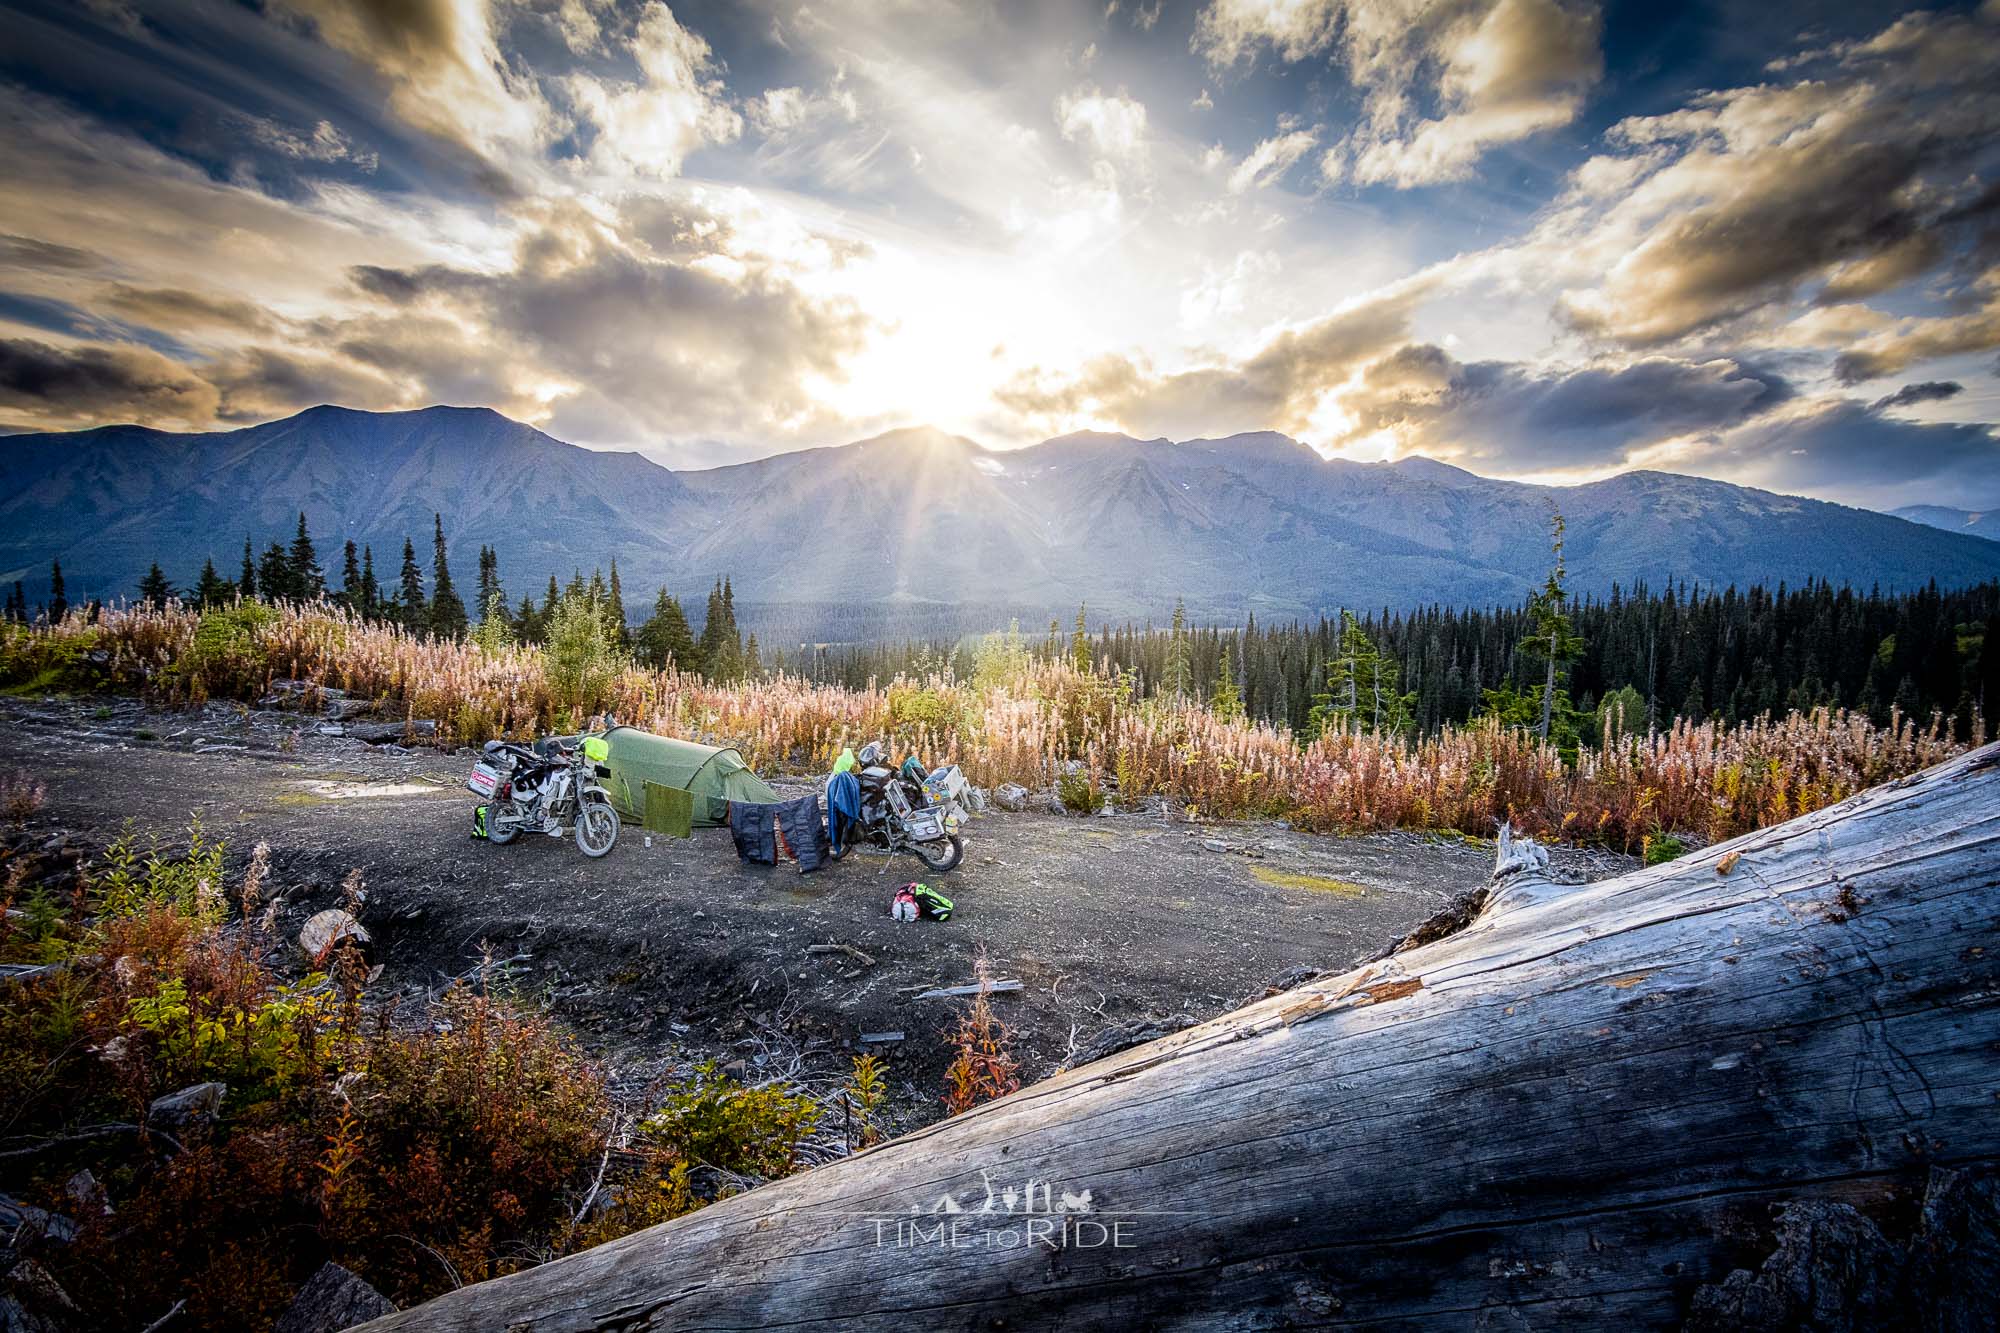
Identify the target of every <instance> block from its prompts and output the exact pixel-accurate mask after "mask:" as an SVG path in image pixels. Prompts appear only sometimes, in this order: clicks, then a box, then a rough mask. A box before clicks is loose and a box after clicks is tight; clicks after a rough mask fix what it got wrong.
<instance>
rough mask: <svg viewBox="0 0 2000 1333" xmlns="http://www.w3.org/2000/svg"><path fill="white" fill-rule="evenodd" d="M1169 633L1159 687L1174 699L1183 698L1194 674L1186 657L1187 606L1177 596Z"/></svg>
mask: <svg viewBox="0 0 2000 1333" xmlns="http://www.w3.org/2000/svg"><path fill="white" fill-rule="evenodd" d="M1171 634H1172V637H1170V638H1169V639H1168V640H1167V660H1166V664H1165V666H1164V667H1163V668H1162V670H1161V672H1160V689H1161V691H1162V692H1163V693H1166V694H1171V695H1173V696H1174V698H1176V699H1184V698H1186V697H1187V693H1188V688H1189V686H1190V685H1191V684H1192V683H1193V679H1194V676H1193V672H1192V669H1191V666H1190V664H1189V659H1188V633H1187V607H1186V605H1184V604H1183V602H1182V600H1181V599H1180V598H1178V597H1176V598H1175V599H1174V623H1173V629H1172V632H1171Z"/></svg>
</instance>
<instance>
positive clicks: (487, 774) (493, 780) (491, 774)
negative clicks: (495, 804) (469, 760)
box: [465, 759, 504, 796]
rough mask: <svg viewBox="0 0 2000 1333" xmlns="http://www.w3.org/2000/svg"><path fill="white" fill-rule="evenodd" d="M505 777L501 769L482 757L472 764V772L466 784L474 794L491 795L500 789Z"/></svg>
mask: <svg viewBox="0 0 2000 1333" xmlns="http://www.w3.org/2000/svg"><path fill="white" fill-rule="evenodd" d="M503 777H504V775H503V774H502V773H501V772H500V770H499V769H497V768H495V767H493V765H491V764H489V763H487V762H486V761H485V760H484V759H482V760H480V761H479V762H478V763H476V764H474V765H473V766H472V774H471V776H470V777H468V778H466V780H465V785H466V787H467V788H468V789H469V790H470V791H471V792H472V794H473V795H474V796H491V795H493V793H494V792H496V791H499V790H500V782H501V779H502V778H503Z"/></svg>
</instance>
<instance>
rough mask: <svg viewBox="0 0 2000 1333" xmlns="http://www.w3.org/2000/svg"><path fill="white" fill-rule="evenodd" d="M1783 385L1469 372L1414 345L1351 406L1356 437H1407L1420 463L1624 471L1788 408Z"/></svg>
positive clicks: (1740, 375) (1367, 379)
mask: <svg viewBox="0 0 2000 1333" xmlns="http://www.w3.org/2000/svg"><path fill="white" fill-rule="evenodd" d="M1791 397H1792V388H1791V386H1790V385H1789V384H1787V383H1786V382H1785V381H1784V380H1783V379H1782V378H1780V377H1779V376H1777V375H1775V374H1772V373H1770V372H1760V371H1756V370H1752V369H1749V368H1746V367H1744V366H1742V365H1739V364H1738V363H1736V362H1734V361H1726V360H1715V361H1706V362H1690V361H1681V360H1675V359H1671V358H1666V357H1648V358H1645V359H1643V360H1640V361H1636V362H1633V363H1631V364H1629V365H1605V366H1578V367H1565V366H1523V365H1519V364H1515V363H1509V362H1501V361H1484V362H1477V363H1474V364H1471V365H1465V364H1461V363H1460V362H1458V361H1456V360H1454V359H1453V358H1452V357H1451V356H1450V355H1449V354H1447V353H1446V352H1444V351H1443V350H1442V349H1441V348H1437V347H1433V346H1429V345H1411V346H1407V347H1403V348H1401V349H1399V350H1398V351H1397V352H1396V353H1395V354H1393V355H1391V356H1388V357H1385V358H1383V359H1382V360H1381V361H1378V362H1376V363H1375V364H1373V365H1371V366H1370V367H1369V368H1368V370H1367V372H1366V373H1365V375H1364V376H1363V377H1362V380H1361V383H1360V384H1359V385H1358V386H1357V387H1356V388H1355V389H1354V390H1353V391H1351V392H1349V393H1345V394H1343V395H1342V396H1341V398H1340V407H1341V409H1342V410H1343V411H1344V412H1346V413H1347V414H1348V415H1349V416H1350V417H1351V418H1352V425H1351V426H1350V428H1349V429H1350V433H1351V434H1352V435H1354V436H1357V437H1365V436H1368V435H1371V434H1373V433H1375V432H1377V431H1384V430H1389V431H1393V432H1395V434H1396V436H1397V438H1398V440H1399V442H1400V444H1401V446H1402V447H1403V448H1404V449H1406V450H1409V451H1412V452H1417V453H1426V454H1430V455H1432V456H1434V457H1438V458H1450V459H1452V460H1453V461H1456V462H1460V463H1462V464H1464V465H1466V466H1468V467H1472V468H1475V469H1478V470H1485V471H1489V472H1496V471H1497V472H1513V473H1521V472H1530V473H1534V472H1546V471H1560V470H1564V469H1576V468H1578V467H1584V468H1589V467H1602V466H1604V465H1605V464H1607V463H1614V464H1615V463H1623V462H1626V461H1629V456H1630V455H1631V454H1632V453H1634V452H1636V451H1638V450H1640V449H1644V448H1646V447H1649V446H1653V445H1657V444H1659V443H1661V442H1662V441H1665V440H1671V439H1673V438H1675V437H1678V436H1683V435H1687V434H1689V433H1692V432H1701V431H1712V430H1715V429H1718V428H1723V427H1729V426H1734V425H1736V424H1738V423H1740V422H1743V421H1746V420H1748V419H1750V418H1752V417H1755V416H1757V415H1759V414H1762V413H1764V412H1768V411H1770V410H1771V409H1772V408H1774V407H1776V406H1778V405H1779V404H1781V403H1783V402H1785V401H1787V400H1788V399H1789V398H1791Z"/></svg>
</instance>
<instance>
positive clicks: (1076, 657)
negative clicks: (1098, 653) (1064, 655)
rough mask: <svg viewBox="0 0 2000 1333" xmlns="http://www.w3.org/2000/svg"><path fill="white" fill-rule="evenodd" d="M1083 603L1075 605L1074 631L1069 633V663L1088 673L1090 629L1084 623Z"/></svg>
mask: <svg viewBox="0 0 2000 1333" xmlns="http://www.w3.org/2000/svg"><path fill="white" fill-rule="evenodd" d="M1083 611H1084V608H1083V603H1081V602H1079V603H1077V607H1076V632H1075V633H1074V634H1072V635H1070V640H1069V664H1070V665H1071V666H1073V667H1075V668H1076V669H1077V670H1078V671H1081V672H1083V673H1084V674H1085V675H1088V674H1089V673H1090V630H1089V628H1088V627H1087V626H1086V625H1085V624H1084V618H1083Z"/></svg>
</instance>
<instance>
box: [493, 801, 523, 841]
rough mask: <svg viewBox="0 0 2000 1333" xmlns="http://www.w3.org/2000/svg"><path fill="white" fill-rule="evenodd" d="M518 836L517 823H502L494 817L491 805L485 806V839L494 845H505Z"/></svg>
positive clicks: (519, 830)
mask: <svg viewBox="0 0 2000 1333" xmlns="http://www.w3.org/2000/svg"><path fill="white" fill-rule="evenodd" d="M520 836H521V826H520V825H519V824H502V823H501V822H500V821H499V820H498V819H497V818H495V817H494V813H493V807H492V806H490V805H489V806H488V807H486V841H488V842H490V843H492V844H493V845H494V846H495V847H505V846H506V845H507V844H508V843H510V842H512V841H514V839H516V838H518V837H520Z"/></svg>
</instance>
